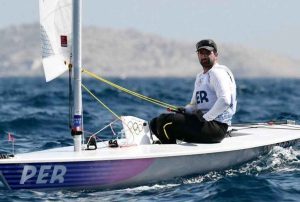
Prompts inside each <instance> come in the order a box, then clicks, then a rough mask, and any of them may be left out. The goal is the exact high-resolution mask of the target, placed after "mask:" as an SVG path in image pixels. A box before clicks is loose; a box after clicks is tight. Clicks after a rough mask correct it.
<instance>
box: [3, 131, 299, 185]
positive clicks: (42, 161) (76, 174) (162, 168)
mask: <svg viewBox="0 0 300 202" xmlns="http://www.w3.org/2000/svg"><path fill="white" fill-rule="evenodd" d="M281 127H282V126H281ZM273 129H274V130H273ZM242 132H243V133H241V132H240V134H239V133H235V134H233V135H235V136H234V137H229V138H226V139H225V140H224V141H223V142H222V143H218V144H192V143H181V144H177V145H138V146H129V147H121V148H120V147H119V148H110V147H107V142H105V143H99V148H98V149H97V150H92V151H86V150H85V151H82V152H81V153H77V152H73V147H65V148H58V149H50V150H45V151H40V152H32V153H27V154H20V155H17V156H16V157H14V158H11V159H1V160H0V172H1V173H0V176H1V178H2V181H4V184H5V185H6V186H7V188H9V189H38V188H68V189H69V188H104V187H105V188H107V187H121V186H130V185H138V184H146V183H151V182H154V181H160V180H167V179H171V178H174V177H179V176H186V175H192V174H198V173H205V172H208V171H212V170H221V169H224V168H228V167H231V166H235V165H237V164H240V163H243V162H246V161H249V160H251V159H253V158H255V157H257V156H258V155H259V154H262V153H264V152H267V151H269V150H270V149H271V148H272V146H274V145H282V146H288V145H291V144H293V143H295V142H296V141H298V140H299V139H300V134H299V130H298V131H297V130H290V131H289V130H287V128H284V127H283V128H279V127H275V126H274V127H271V129H270V128H268V130H267V129H264V128H263V129H257V128H251V129H245V130H242ZM247 133H249V135H247ZM251 133H252V134H251Z"/></svg>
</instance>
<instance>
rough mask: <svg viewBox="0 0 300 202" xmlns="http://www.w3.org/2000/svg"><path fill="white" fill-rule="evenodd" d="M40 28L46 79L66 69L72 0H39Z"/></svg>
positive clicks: (70, 35) (70, 50) (69, 41)
mask: <svg viewBox="0 0 300 202" xmlns="http://www.w3.org/2000/svg"><path fill="white" fill-rule="evenodd" d="M39 6H40V29H41V47H42V58H43V62H42V63H43V68H44V73H45V78H46V81H51V80H52V79H55V78H56V77H58V76H60V75H61V74H63V73H64V72H65V71H66V70H67V69H68V64H69V63H70V61H71V56H72V54H71V52H72V0H40V1H39Z"/></svg>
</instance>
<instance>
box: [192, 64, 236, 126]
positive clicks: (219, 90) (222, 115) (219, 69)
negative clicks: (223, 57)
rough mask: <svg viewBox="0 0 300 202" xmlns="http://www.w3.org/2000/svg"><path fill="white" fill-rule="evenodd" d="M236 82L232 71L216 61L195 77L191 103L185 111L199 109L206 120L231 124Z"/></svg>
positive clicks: (234, 109)
mask: <svg viewBox="0 0 300 202" xmlns="http://www.w3.org/2000/svg"><path fill="white" fill-rule="evenodd" d="M236 104H237V101H236V84H235V80H234V77H233V74H232V72H231V71H230V70H229V69H228V68H227V67H226V66H224V65H219V64H218V63H216V64H215V65H214V66H213V67H212V68H211V69H210V70H209V71H208V72H206V73H205V74H203V73H200V74H198V75H197V77H196V81H195V88H194V92H193V96H192V99H191V104H189V105H187V106H186V110H187V112H191V111H194V110H199V109H200V110H201V111H202V113H203V114H204V115H203V118H204V119H205V120H207V121H212V120H216V121H219V122H222V123H226V124H228V125H231V119H232V116H233V115H234V114H235V111H236Z"/></svg>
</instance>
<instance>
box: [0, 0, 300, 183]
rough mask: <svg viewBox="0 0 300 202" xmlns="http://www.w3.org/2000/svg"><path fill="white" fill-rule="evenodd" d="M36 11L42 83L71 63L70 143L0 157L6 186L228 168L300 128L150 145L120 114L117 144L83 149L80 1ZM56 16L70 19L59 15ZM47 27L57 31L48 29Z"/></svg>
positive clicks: (240, 129)
mask: <svg viewBox="0 0 300 202" xmlns="http://www.w3.org/2000/svg"><path fill="white" fill-rule="evenodd" d="M70 8H71V9H72V12H70V11H71V9H70ZM46 10H47V11H46ZM40 11H41V27H42V28H41V30H42V38H43V50H44V51H45V52H44V53H43V66H44V69H45V76H46V80H47V81H49V80H52V79H54V78H56V77H57V76H59V75H60V74H61V73H63V72H64V71H66V70H67V69H68V64H69V63H70V62H71V61H72V64H73V69H74V81H73V84H74V118H73V119H74V120H73V122H74V123H73V128H72V131H73V133H72V134H73V137H74V146H70V147H62V148H56V149H48V150H43V151H37V152H30V153H24V154H16V155H15V156H13V157H9V156H7V158H2V159H0V180H1V181H2V183H3V186H4V187H5V188H7V189H62V188H66V189H78V188H84V189H87V188H115V187H128V186H134V185H141V184H147V183H152V182H156V181H160V180H167V179H172V178H174V177H178V176H187V175H193V174H200V173H205V172H208V171H211V170H220V169H224V168H228V167H231V166H235V165H237V164H240V163H243V162H246V161H249V160H251V159H253V158H256V157H257V156H258V155H260V154H262V153H265V152H267V151H269V150H270V149H271V148H272V147H273V146H275V145H280V146H289V145H292V144H294V143H295V142H297V141H299V139H300V125H296V124H294V123H293V122H287V123H285V124H267V123H261V124H246V125H239V126H233V127H231V128H230V131H231V132H230V134H229V135H228V137H226V138H225V139H224V140H223V141H222V142H221V143H216V144H193V143H185V142H180V143H178V144H173V145H161V144H152V141H153V140H152V136H151V134H150V131H149V128H148V125H147V122H146V121H144V120H142V119H138V118H136V117H130V116H127V117H122V121H123V125H124V133H125V135H126V137H125V138H124V139H120V140H119V142H118V143H119V146H118V147H110V146H109V142H108V141H106V142H98V143H97V148H96V149H94V150H86V148H87V145H86V144H82V139H83V138H82V122H83V121H82V102H81V1H80V0H73V1H71V0H40ZM56 12H58V14H57V13H56ZM61 12H62V13H61ZM71 14H72V15H71ZM58 16H59V18H63V19H69V20H66V21H61V19H59V20H58V19H56V18H57V17H58ZM71 16H73V17H71ZM71 19H72V20H71ZM71 21H73V26H71V24H72V23H71ZM63 22H65V23H63ZM50 24H54V25H55V26H56V28H55V29H54V28H53V26H50V27H49V25H50ZM70 27H73V28H72V31H70V30H71V28H70ZM70 38H72V51H71V48H70V47H71V44H70V42H71V41H70ZM71 52H72V54H70V53H71ZM71 57H72V60H70V58H71ZM133 131H134V132H133ZM92 146H93V145H92Z"/></svg>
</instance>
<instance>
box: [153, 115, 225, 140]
mask: <svg viewBox="0 0 300 202" xmlns="http://www.w3.org/2000/svg"><path fill="white" fill-rule="evenodd" d="M150 129H151V131H152V133H154V134H155V136H157V138H158V139H159V140H160V141H161V143H162V144H176V139H177V140H182V141H185V142H192V143H219V142H221V141H222V140H223V139H224V138H225V135H226V132H227V129H228V125H227V124H225V123H221V122H217V121H206V120H205V119H204V118H203V114H202V112H201V111H200V110H199V111H197V113H194V114H186V113H183V114H182V113H169V114H161V115H160V116H158V117H156V118H154V119H152V120H151V122H150Z"/></svg>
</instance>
